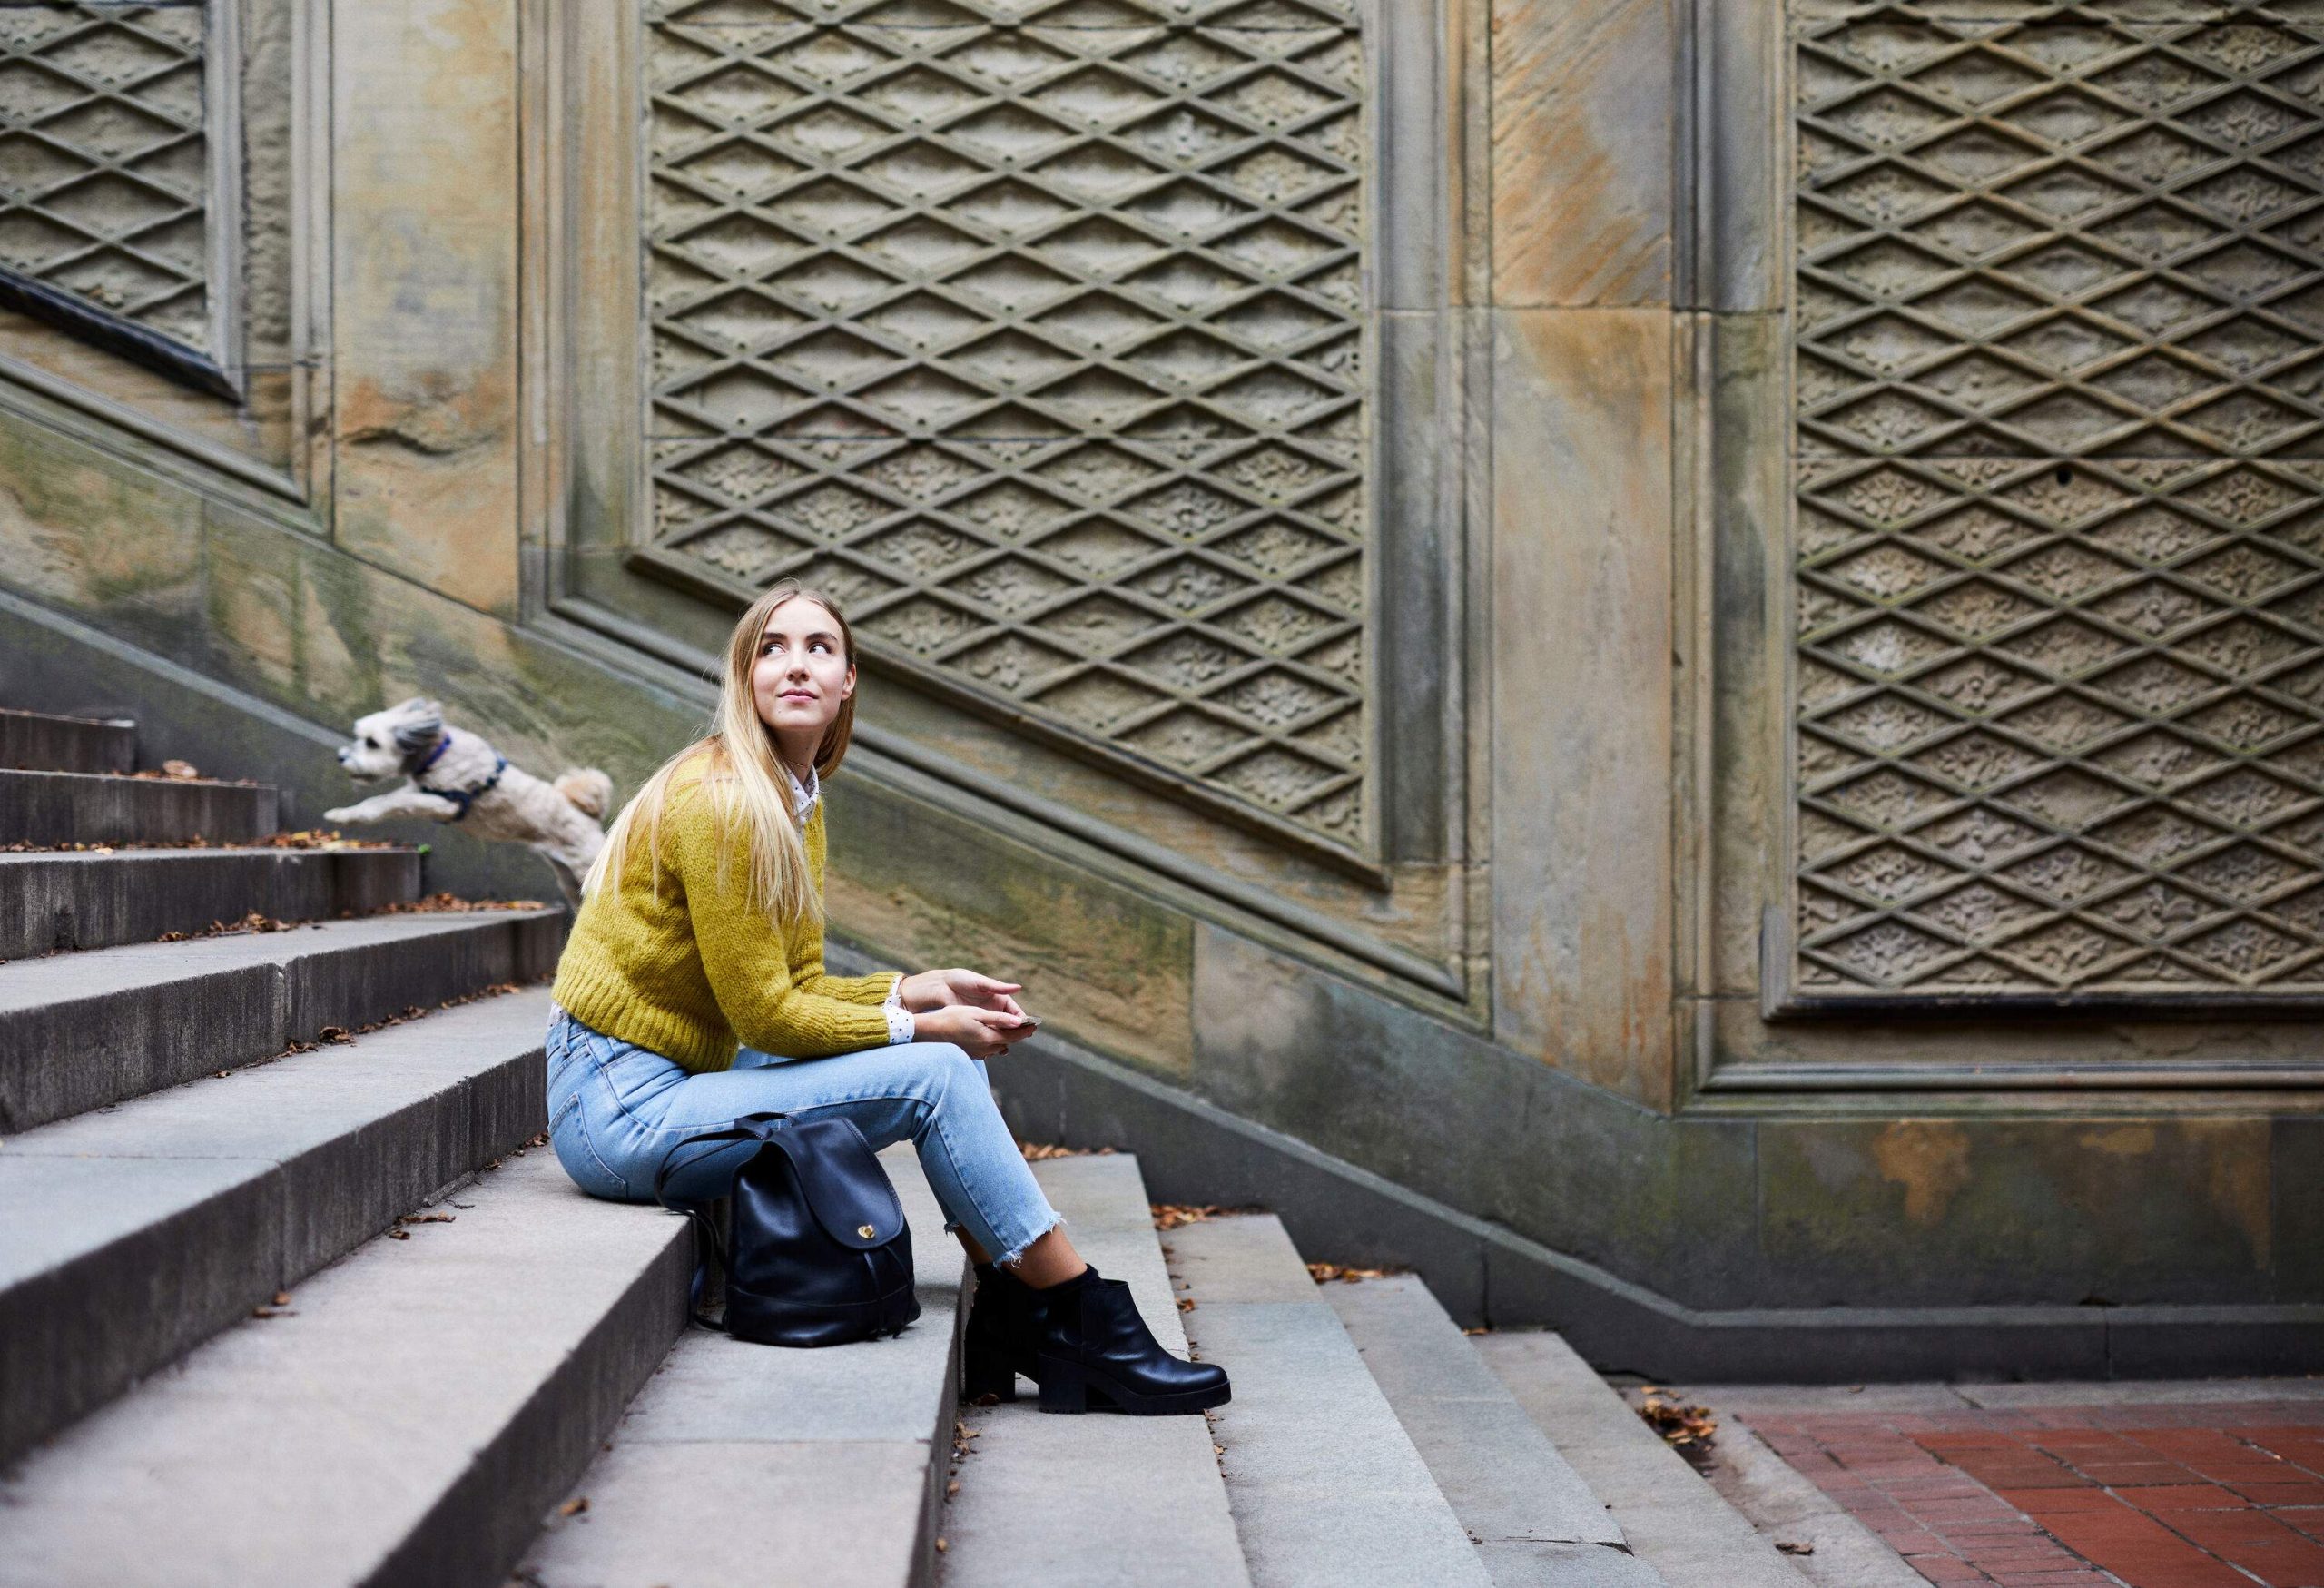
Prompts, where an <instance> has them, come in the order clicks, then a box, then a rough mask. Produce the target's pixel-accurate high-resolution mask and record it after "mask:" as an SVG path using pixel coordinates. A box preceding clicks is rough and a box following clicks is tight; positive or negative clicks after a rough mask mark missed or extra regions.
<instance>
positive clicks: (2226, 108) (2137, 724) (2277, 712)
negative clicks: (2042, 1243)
mask: <svg viewBox="0 0 2324 1588" xmlns="http://www.w3.org/2000/svg"><path fill="white" fill-rule="evenodd" d="M2151 9H2152V17H2151V18H2148V13H2147V12H2145V11H2142V12H2141V13H2140V15H2141V17H2142V18H2148V19H2146V20H2140V21H2135V22H2133V21H2128V20H2124V19H2122V16H2121V15H2119V8H2099V7H2077V8H2071V9H2068V8H2061V7H2055V6H2046V5H2043V6H2036V5H2016V4H2004V5H1998V6H1979V7H1976V8H1974V18H1972V17H1970V16H1968V15H1965V14H1964V13H1962V11H1961V10H1960V8H1958V7H1949V6H1884V7H1880V8H1877V9H1873V8H1853V7H1844V6H1840V5H1835V4H1831V3H1829V0H1813V3H1810V4H1802V5H1797V6H1796V7H1795V9H1794V12H1793V17H1792V22H1793V68H1794V73H1793V84H1792V87H1793V94H1794V113H1795V131H1796V135H1797V202H1796V205H1795V209H1794V213H1793V221H1794V231H1795V237H1794V242H1795V244H1796V247H1797V256H1796V260H1797V263H1796V271H1795V276H1794V281H1793V311H1794V314H1795V316H1796V329H1797V350H1796V358H1795V363H1794V372H1793V373H1794V382H1795V390H1796V399H1797V430H1796V438H1795V441H1796V459H1797V488H1798V498H1797V522H1796V528H1795V541H1794V547H1793V553H1794V557H1795V559H1796V560H1795V563H1794V568H1793V577H1794V583H1795V587H1794V594H1795V596H1796V605H1797V613H1796V619H1797V648H1796V653H1795V655H1794V657H1793V663H1792V666H1793V680H1792V690H1793V700H1794V705H1795V707H1796V712H1797V725H1796V736H1795V746H1794V751H1795V761H1794V764H1793V767H1792V777H1793V779H1794V784H1793V786H1794V791H1795V794H1796V805H1797V811H1796V828H1797V867H1798V876H1797V883H1796V888H1795V895H1794V899H1793V901H1792V907H1791V925H1792V929H1793V932H1795V934H1796V939H1795V943H1794V953H1793V955H1792V958H1791V967H1790V974H1791V977H1792V981H1793V987H1792V992H1793V994H1794V995H1795V996H1797V998H1799V999H1802V1000H1808V1001H1817V1000H1838V1001H1845V1000H1847V999H1850V998H1859V999H1860V998H1863V997H1866V996H1870V997H1876V998H1884V999H1886V998H1896V997H1900V996H1901V997H1905V998H1945V999H1948V1000H1959V999H1964V998H1966V999H1971V1000H1985V999H2004V1000H2005V999H2012V998H2024V997H2032V998H2036V999H2041V1000H2043V1001H2059V1000H2065V999H2073V1000H2091V999H2111V1000H2113V1001H2132V1002H2136V1001H2149V1000H2155V999H2164V1000H2185V999H2187V998H2189V997H2190V996H2194V997H2198V998H2202V999H2207V1000H2220V1001H2228V1002H2230V1003H2231V1002H2235V1001H2250V1000H2253V999H2257V998H2274V999H2281V998H2285V997H2292V996H2297V997H2312V996H2314V995H2315V994H2317V993H2318V992H2319V991H2324V530H2320V529H2319V526H2324V467H2319V463H2318V462H2317V459H2318V458H2319V456H2324V446H2319V442H2324V406H2319V402H2318V400H2317V399H2318V398H2319V395H2324V386H2319V377H2324V361H2319V360H2318V358H2317V354H2318V351H2319V346H2324V308H2320V307H2319V305H2324V25H2317V24H2315V23H2312V22H2293V21H2289V20H2285V19H2284V16H2283V15H2281V14H2279V13H2260V12H2256V11H2249V12H2247V11H2246V10H2244V9H2242V8H2240V7H2239V8H2228V7H2212V6H2205V7H2201V8H2191V7H2180V8H2176V9H2173V8H2170V7H2162V8H2151Z"/></svg>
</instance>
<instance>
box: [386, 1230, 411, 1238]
mask: <svg viewBox="0 0 2324 1588" xmlns="http://www.w3.org/2000/svg"><path fill="white" fill-rule="evenodd" d="M388 1238H389V1240H409V1239H410V1238H411V1231H409V1229H390V1230H389V1231H388Z"/></svg>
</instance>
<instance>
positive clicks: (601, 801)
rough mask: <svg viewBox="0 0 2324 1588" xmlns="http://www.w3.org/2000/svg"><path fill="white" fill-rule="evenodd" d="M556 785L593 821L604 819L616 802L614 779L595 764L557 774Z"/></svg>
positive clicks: (577, 808) (574, 805)
mask: <svg viewBox="0 0 2324 1588" xmlns="http://www.w3.org/2000/svg"><path fill="white" fill-rule="evenodd" d="M556 792H557V793H559V794H563V795H564V796H565V797H566V799H567V800H568V801H570V802H571V803H572V804H573V807H574V808H575V809H576V810H577V811H579V812H580V813H581V814H583V815H585V816H586V817H588V818H589V819H590V820H591V821H593V822H602V821H604V820H605V819H606V811H607V809H609V808H610V807H611V806H612V804H613V803H614V780H613V779H612V778H610V777H607V776H606V774H604V773H602V772H600V771H598V770H597V769H596V767H594V766H580V767H576V768H574V769H573V770H572V771H570V772H561V773H559V774H557V778H556Z"/></svg>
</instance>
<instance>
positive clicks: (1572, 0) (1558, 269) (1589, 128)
mask: <svg viewBox="0 0 2324 1588" xmlns="http://www.w3.org/2000/svg"><path fill="white" fill-rule="evenodd" d="M1672 9H1673V8H1672V7H1671V6H1670V5H1669V4H1668V0H1493V4H1492V301H1493V302H1494V303H1495V304H1496V305H1498V306H1500V307H1502V308H1506V309H1546V308H1561V307H1579V306H1589V305H1595V306H1601V307H1608V308H1613V307H1630V306H1636V305H1641V304H1648V303H1667V302H1669V301H1670V294H1671V238H1670V227H1671V198H1672V193H1673V191H1674V190H1673V186H1672V180H1671V178H1672V170H1671V153H1672V144H1673V139H1674V137H1675V135H1676V134H1675V130H1674V121H1673V116H1672V92H1673V89H1674V87H1675V85H1676V83H1677V72H1676V69H1675V61H1676V57H1675V54H1674V51H1675V44H1674V41H1673V39H1672V36H1671V11H1672Z"/></svg>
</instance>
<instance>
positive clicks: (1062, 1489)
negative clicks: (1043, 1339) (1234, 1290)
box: [943, 1154, 1304, 1588]
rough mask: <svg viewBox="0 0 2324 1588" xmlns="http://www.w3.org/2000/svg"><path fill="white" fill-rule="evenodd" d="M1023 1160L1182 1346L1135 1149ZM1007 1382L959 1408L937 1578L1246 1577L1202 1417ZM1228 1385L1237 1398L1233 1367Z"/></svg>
mask: <svg viewBox="0 0 2324 1588" xmlns="http://www.w3.org/2000/svg"><path fill="white" fill-rule="evenodd" d="M1033 1173H1034V1175H1035V1176H1036V1178H1038V1179H1039V1180H1040V1182H1041V1188H1042V1189H1043V1190H1045V1191H1047V1192H1048V1193H1049V1203H1050V1205H1051V1206H1052V1207H1054V1208H1056V1209H1057V1210H1058V1211H1059V1212H1060V1213H1062V1214H1064V1215H1065V1218H1066V1228H1067V1233H1068V1234H1069V1235H1070V1236H1071V1237H1072V1239H1073V1243H1074V1245H1075V1247H1076V1248H1078V1249H1079V1251H1080V1253H1081V1255H1082V1256H1083V1257H1085V1258H1088V1260H1089V1262H1090V1263H1091V1264H1092V1265H1094V1266H1095V1267H1096V1268H1097V1269H1098V1272H1099V1273H1101V1274H1104V1275H1106V1276H1108V1277H1110V1278H1116V1279H1123V1280H1127V1281H1128V1284H1129V1287H1130V1295H1131V1296H1132V1297H1133V1298H1135V1299H1136V1301H1137V1309H1138V1311H1139V1313H1140V1314H1141V1315H1142V1316H1143V1317H1145V1319H1146V1321H1147V1326H1148V1327H1151V1328H1152V1329H1153V1331H1154V1337H1155V1338H1156V1339H1157V1340H1158V1341H1160V1342H1161V1343H1162V1344H1163V1345H1164V1346H1167V1347H1168V1348H1169V1349H1170V1350H1173V1351H1176V1352H1179V1353H1181V1354H1183V1353H1184V1352H1185V1350H1186V1348H1187V1343H1186V1334H1185V1331H1184V1329H1183V1328H1182V1327H1181V1320H1180V1316H1179V1313H1178V1307H1177V1301H1176V1300H1175V1299H1174V1297H1173V1295H1172V1291H1171V1287H1170V1277H1169V1274H1168V1272H1167V1270H1166V1269H1165V1267H1163V1262H1162V1250H1161V1247H1160V1245H1159V1244H1158V1243H1157V1241H1156V1239H1155V1236H1154V1219H1153V1213H1152V1210H1151V1209H1150V1208H1148V1207H1147V1197H1146V1182H1145V1180H1144V1179H1142V1178H1141V1177H1140V1175H1139V1173H1138V1168H1137V1159H1135V1158H1132V1157H1129V1156H1128V1155H1127V1154H1108V1155H1105V1156H1092V1157H1088V1158H1060V1159H1048V1160H1046V1161H1044V1162H1041V1163H1037V1164H1035V1165H1034V1166H1033ZM1303 1277H1304V1276H1303ZM1233 1366H1234V1365H1232V1364H1230V1365H1229V1367H1230V1371H1232V1370H1233ZM1235 1391H1236V1396H1238V1397H1239V1396H1241V1394H1242V1383H1241V1380H1240V1378H1239V1376H1238V1377H1237V1379H1236V1386H1235ZM1019 1393H1020V1396H1021V1397H1022V1398H1020V1399H1019V1400H1017V1401H1015V1402H1012V1403H1003V1404H1002V1405H1000V1406H984V1407H974V1406H972V1407H969V1408H966V1409H965V1410H964V1411H963V1412H962V1414H961V1415H962V1419H963V1421H965V1422H966V1423H967V1424H968V1425H969V1426H970V1428H972V1429H974V1430H976V1432H977V1434H978V1437H977V1438H976V1439H974V1440H973V1441H970V1455H968V1456H967V1457H966V1458H964V1459H963V1460H962V1461H961V1463H960V1493H959V1494H955V1495H954V1496H953V1497H952V1501H951V1504H950V1506H949V1507H948V1509H947V1511H946V1513H945V1516H944V1522H943V1529H944V1534H945V1537H946V1539H947V1541H948V1542H949V1544H950V1549H949V1551H948V1552H947V1553H946V1555H945V1557H944V1588H1016V1585H1018V1584H1021V1583H1041V1584H1043V1585H1044V1588H1050V1585H1055V1588H1081V1585H1084V1584H1091V1585H1094V1584H1111V1583H1137V1585H1138V1588H1242V1585H1244V1584H1247V1583H1250V1581H1251V1578H1250V1575H1249V1573H1248V1572H1247V1571H1246V1568H1245V1566H1244V1563H1243V1550H1242V1544H1241V1543H1240V1542H1239V1540H1238V1539H1237V1538H1236V1530H1235V1517H1234V1515H1233V1514H1232V1512H1231V1511H1230V1510H1229V1509H1228V1505H1227V1496H1226V1487H1225V1484H1224V1483H1223V1482H1222V1480H1221V1478H1220V1475H1219V1470H1218V1461H1217V1457H1216V1454H1215V1453H1214V1451H1213V1450H1212V1448H1211V1444H1212V1442H1211V1433H1210V1425H1209V1423H1208V1421H1207V1420H1206V1419H1205V1418H1203V1417H1196V1416H1179V1417H1125V1416H1120V1415H1113V1414H1108V1413H1090V1414H1088V1415H1083V1416H1044V1415H1041V1413H1040V1412H1039V1407H1038V1403H1037V1401H1036V1399H1035V1395H1034V1390H1033V1386H1031V1385H1030V1384H1029V1383H1025V1382H1020V1384H1019Z"/></svg>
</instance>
